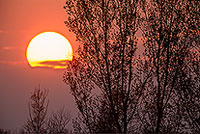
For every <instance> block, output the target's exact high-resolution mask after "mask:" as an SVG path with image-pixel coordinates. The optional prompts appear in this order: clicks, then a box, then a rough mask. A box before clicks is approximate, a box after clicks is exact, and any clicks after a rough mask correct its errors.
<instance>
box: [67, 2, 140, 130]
mask: <svg viewBox="0 0 200 134" xmlns="http://www.w3.org/2000/svg"><path fill="white" fill-rule="evenodd" d="M64 8H65V9H66V12H67V14H68V18H67V21H65V23H66V25H67V27H69V29H70V30H71V31H73V32H74V33H75V34H76V37H77V39H78V40H79V41H80V42H81V43H82V46H81V47H80V48H79V50H78V56H77V57H74V59H73V61H72V62H70V63H69V64H68V71H67V72H66V73H65V75H64V81H65V82H66V83H67V84H69V85H70V87H71V93H72V95H73V96H74V98H75V101H76V104H77V107H78V109H79V111H80V113H81V114H80V116H81V117H82V122H83V124H85V125H86V126H87V129H88V132H90V133H94V132H97V131H98V132H101V131H104V130H105V132H118V133H126V132H127V129H128V127H129V124H130V121H131V120H132V117H133V115H134V114H135V110H136V107H137V105H138V100H139V98H140V96H141V95H140V94H141V90H140V88H139V87H140V85H139V84H138V85H136V84H134V83H135V80H134V79H135V78H134V77H133V75H134V68H135V66H134V55H135V51H136V44H137V39H136V36H135V34H136V32H137V30H138V21H139V19H137V18H138V16H139V12H138V11H139V2H138V0H124V1H121V0H97V1H91V0H69V1H67V2H66V5H65V7H64ZM102 115H104V116H105V117H106V118H104V117H102ZM104 122H105V123H104ZM99 123H101V124H99ZM102 123H103V124H102ZM103 125H105V126H103ZM108 125H110V126H109V127H108ZM101 126H102V127H103V129H102V128H99V127H101ZM97 128H98V129H97ZM104 128H109V130H106V129H104Z"/></svg>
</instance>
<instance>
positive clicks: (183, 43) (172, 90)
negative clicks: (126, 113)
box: [138, 0, 200, 133]
mask: <svg viewBox="0 0 200 134" xmlns="http://www.w3.org/2000/svg"><path fill="white" fill-rule="evenodd" d="M142 8H143V11H144V12H143V13H144V14H143V17H144V18H143V20H144V21H143V26H141V27H142V30H144V33H143V34H144V37H145V43H144V47H145V52H144V57H143V61H142V62H141V63H142V66H144V68H143V75H144V76H146V75H149V74H150V76H151V77H150V79H149V80H150V81H148V85H149V86H148V87H146V89H145V91H144V92H143V93H144V94H143V95H142V101H141V105H140V108H139V109H138V118H139V120H140V121H141V130H144V132H156V133H159V132H173V133H174V132H175V133H184V132H188V133H189V132H199V124H198V118H199V112H200V109H199V108H200V103H199V100H200V97H197V96H199V93H200V90H199V87H200V79H199V69H198V68H199V65H200V64H199V54H197V53H196V54H194V52H195V50H194V45H192V44H196V43H194V42H193V41H194V40H195V41H197V40H198V41H197V42H199V34H197V33H198V31H199V24H200V23H199V8H200V5H199V2H198V1H197V0H194V1H189V0H174V1H171V0H152V1H148V0H146V1H143V6H142ZM191 33H192V34H191ZM197 44H198V43H197ZM197 44H196V45H195V47H196V48H197V50H198V51H199V46H198V47H197ZM198 53H199V52H198ZM194 63H195V64H194ZM195 70H196V71H195ZM194 120H195V121H194Z"/></svg>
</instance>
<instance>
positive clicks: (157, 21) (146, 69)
mask: <svg viewBox="0 0 200 134" xmlns="http://www.w3.org/2000/svg"><path fill="white" fill-rule="evenodd" d="M64 8H65V9H66V12H67V14H68V18H67V20H66V21H65V24H66V26H67V27H68V28H69V29H70V30H71V31H72V32H74V33H75V35H76V37H77V40H78V41H80V42H81V46H80V48H79V49H78V51H77V52H78V55H77V56H76V57H74V58H73V60H72V61H71V62H68V70H67V71H66V73H65V75H64V82H65V83H67V84H68V85H69V86H70V88H71V93H72V95H73V96H74V98H75V101H76V104H77V107H78V109H79V111H80V113H79V115H80V116H79V120H80V121H81V122H82V123H83V124H84V125H85V127H86V130H87V131H86V132H90V133H95V132H110V133H128V132H136V133H139V132H140V133H148V132H153V133H162V132H163V133H164V132H172V133H185V132H188V133H198V132H199V128H200V125H199V123H200V121H199V120H200V118H199V117H200V103H199V102H200V97H199V95H200V75H199V73H200V72H199V71H200V70H199V67H200V62H199V61H200V60H199V50H200V49H199V42H200V40H199V39H200V38H199V33H200V32H199V29H200V23H199V18H200V14H199V9H200V3H199V2H198V0H193V1H191V0H174V1H171V0H97V1H92V0H69V1H67V2H66V5H65V7H64ZM138 29H139V30H140V31H142V33H143V38H144V54H143V55H142V56H140V57H136V53H135V52H136V48H137V47H136V45H137V41H138V38H137V32H138ZM76 126H77V128H81V125H80V124H78V123H77V122H76ZM83 130H84V128H83Z"/></svg>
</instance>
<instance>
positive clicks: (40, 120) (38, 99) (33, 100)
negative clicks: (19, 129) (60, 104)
mask: <svg viewBox="0 0 200 134" xmlns="http://www.w3.org/2000/svg"><path fill="white" fill-rule="evenodd" d="M47 95H48V92H47V91H46V90H42V89H41V88H40V86H39V87H38V88H36V89H35V91H34V92H33V93H32V94H31V97H30V101H29V104H28V108H29V118H28V121H27V124H26V125H25V126H24V130H25V132H26V133H34V134H41V133H45V132H46V128H45V122H46V114H47V108H48V101H47V100H46V99H47Z"/></svg>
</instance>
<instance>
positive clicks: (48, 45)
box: [26, 32, 73, 69]
mask: <svg viewBox="0 0 200 134" xmlns="http://www.w3.org/2000/svg"><path fill="white" fill-rule="evenodd" d="M72 54H73V50H72V47H71V44H70V42H69V41H68V40H67V39H66V38H65V37H64V36H63V35H61V34H59V33H57V32H43V33H40V34H38V35H36V36H35V37H34V38H33V39H32V40H31V41H30V43H29V45H28V48H27V51H26V57H27V60H28V63H29V64H30V66H31V67H49V68H54V69H63V68H66V61H71V60H72Z"/></svg>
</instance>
